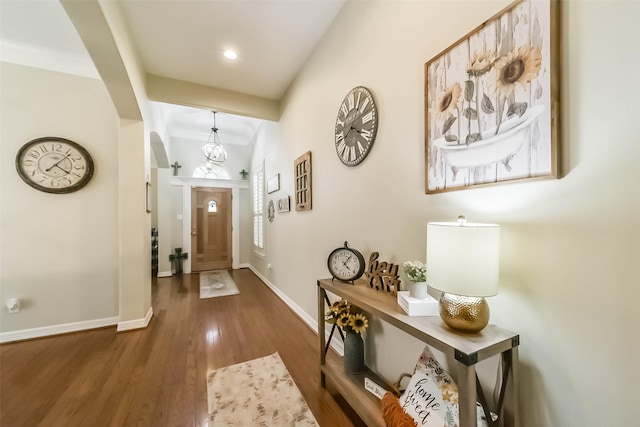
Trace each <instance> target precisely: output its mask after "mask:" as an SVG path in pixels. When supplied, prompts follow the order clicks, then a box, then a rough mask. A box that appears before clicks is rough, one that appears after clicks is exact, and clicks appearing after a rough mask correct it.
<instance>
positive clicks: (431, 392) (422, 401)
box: [400, 373, 449, 427]
mask: <svg viewBox="0 0 640 427" xmlns="http://www.w3.org/2000/svg"><path fill="white" fill-rule="evenodd" d="M400 405H402V409H404V411H405V412H406V413H407V414H409V415H411V417H412V418H413V419H414V420H415V421H416V422H417V423H418V425H419V426H421V427H422V426H425V427H442V426H443V425H449V424H448V423H445V416H446V413H447V407H446V405H445V403H444V400H443V399H442V391H441V390H440V387H438V384H437V383H436V382H435V381H434V380H433V379H432V378H431V377H429V376H427V375H425V374H422V373H416V374H414V375H413V377H411V381H409V385H407V389H406V390H405V392H404V393H403V394H402V396H400Z"/></svg>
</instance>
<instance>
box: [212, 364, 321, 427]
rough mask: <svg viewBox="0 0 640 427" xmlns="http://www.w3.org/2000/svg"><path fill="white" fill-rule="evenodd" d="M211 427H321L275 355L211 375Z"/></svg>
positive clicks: (215, 371)
mask: <svg viewBox="0 0 640 427" xmlns="http://www.w3.org/2000/svg"><path fill="white" fill-rule="evenodd" d="M207 396H208V402H209V426H238V427H245V426H269V427H280V426H282V427H284V426H287V427H290V426H296V427H303V426H304V427H307V426H318V422H317V421H316V419H315V418H314V416H313V414H312V413H311V410H310V409H309V406H308V405H307V402H305V400H304V398H303V397H302V395H301V394H300V391H299V390H298V387H297V386H296V384H295V383H294V382H293V379H292V378H291V374H289V371H287V368H286V367H285V366H284V363H282V359H280V355H279V354H278V353H274V354H272V355H270V356H266V357H262V358H260V359H254V360H250V361H248V362H244V363H239V364H237V365H231V366H227V367H226V368H220V369H216V370H213V371H209V372H208V373H207Z"/></svg>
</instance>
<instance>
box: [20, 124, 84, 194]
mask: <svg viewBox="0 0 640 427" xmlns="http://www.w3.org/2000/svg"><path fill="white" fill-rule="evenodd" d="M16 170H17V172H18V175H19V176H20V178H22V180H23V181H24V182H26V183H27V184H29V185H30V186H31V187H33V188H35V189H36V190H40V191H44V192H46V193H54V194H64V193H72V192H74V191H77V190H79V189H81V188H82V187H84V186H85V185H87V184H88V183H89V181H90V180H91V177H92V176H93V159H92V158H91V155H90V154H89V152H88V151H87V150H85V149H84V148H83V147H82V146H81V145H80V144H78V143H75V142H73V141H70V140H68V139H65V138H58V137H53V136H47V137H43V138H37V139H34V140H32V141H29V142H27V143H26V144H24V145H23V146H22V147H21V148H20V150H19V151H18V154H17V155H16Z"/></svg>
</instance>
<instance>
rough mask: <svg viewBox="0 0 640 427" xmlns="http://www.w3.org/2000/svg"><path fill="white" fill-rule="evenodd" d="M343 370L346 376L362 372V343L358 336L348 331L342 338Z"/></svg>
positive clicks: (360, 337)
mask: <svg viewBox="0 0 640 427" xmlns="http://www.w3.org/2000/svg"><path fill="white" fill-rule="evenodd" d="M344 370H345V371H346V372H347V373H348V374H358V373H360V372H362V371H364V341H363V340H362V336H360V334H358V333H356V332H353V331H349V330H347V331H346V334H345V338H344Z"/></svg>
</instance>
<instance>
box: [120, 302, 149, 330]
mask: <svg viewBox="0 0 640 427" xmlns="http://www.w3.org/2000/svg"><path fill="white" fill-rule="evenodd" d="M152 316H153V308H152V307H149V310H148V311H147V315H146V316H144V317H143V318H142V319H133V320H126V321H124V322H118V329H117V330H116V331H117V332H123V331H130V330H132V329H142V328H146V327H147V326H148V325H149V322H150V321H151V317H152Z"/></svg>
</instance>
